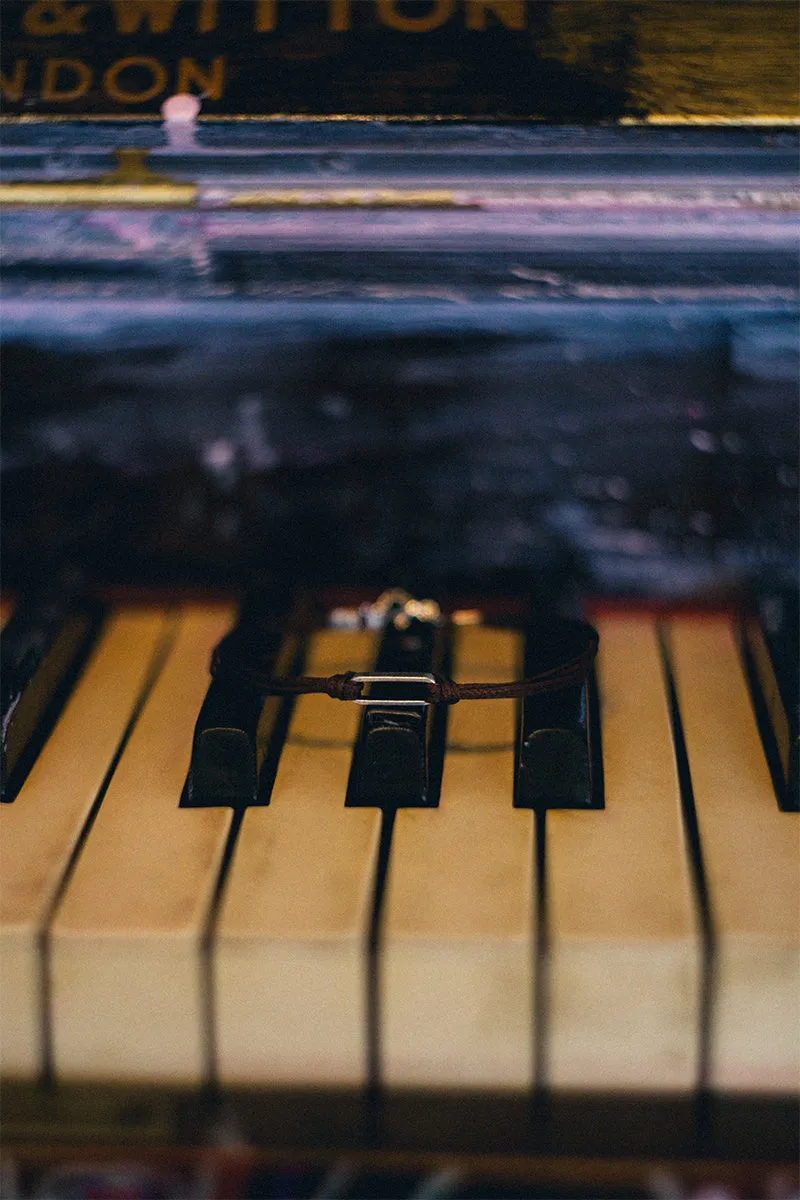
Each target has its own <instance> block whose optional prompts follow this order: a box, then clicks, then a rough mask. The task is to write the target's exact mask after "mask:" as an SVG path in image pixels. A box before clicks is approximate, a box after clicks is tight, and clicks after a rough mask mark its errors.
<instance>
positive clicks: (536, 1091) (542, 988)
mask: <svg viewBox="0 0 800 1200" xmlns="http://www.w3.org/2000/svg"><path fill="white" fill-rule="evenodd" d="M534 821H535V825H534V845H533V853H534V856H535V864H534V865H535V868H536V872H535V877H534V880H535V887H536V899H537V905H536V922H535V927H534V931H533V936H534V942H533V966H534V974H533V1028H534V1039H533V1095H534V1102H535V1103H537V1102H538V1103H539V1104H541V1103H542V1101H543V1100H544V1099H545V1097H546V1095H547V1086H548V1062H547V1026H548V1020H547V1017H548V1008H549V1005H548V1001H549V990H550V971H549V966H550V963H549V939H548V929H547V809H539V810H537V811H536V812H535V813H534Z"/></svg>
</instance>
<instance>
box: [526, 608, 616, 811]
mask: <svg viewBox="0 0 800 1200" xmlns="http://www.w3.org/2000/svg"><path fill="white" fill-rule="evenodd" d="M586 628H587V627H586V625H585V624H584V623H583V622H582V621H573V620H568V619H566V618H563V617H553V618H550V619H544V618H542V619H540V620H538V621H536V622H535V623H531V624H529V625H527V626H526V629H525V665H524V675H525V677H526V678H530V677H532V676H534V675H538V674H539V673H540V672H542V671H546V670H548V669H550V668H553V667H557V666H558V665H559V664H560V663H563V662H566V661H568V660H569V659H572V658H574V657H576V655H578V654H580V653H581V652H582V651H583V650H584V649H585V646H586ZM598 735H599V727H598V722H597V703H596V694H595V690H594V681H593V679H590V680H588V681H587V682H585V683H579V684H573V685H571V686H569V687H565V688H562V689H560V690H559V691H556V692H545V693H540V694H537V695H533V696H528V697H527V698H526V699H525V700H523V702H522V704H521V705H520V725H519V741H518V755H517V779H516V787H515V798H514V803H515V805H516V807H518V808H535V809H546V808H602V807H603V798H602V779H601V767H600V756H599V752H598V751H599V747H598V745H597V744H596V739H597V737H598ZM593 739H594V741H595V744H594V745H593Z"/></svg>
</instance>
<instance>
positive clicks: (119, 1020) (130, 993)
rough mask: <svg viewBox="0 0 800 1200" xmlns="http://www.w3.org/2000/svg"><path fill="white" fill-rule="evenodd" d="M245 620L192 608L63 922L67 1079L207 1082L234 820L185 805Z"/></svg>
mask: <svg viewBox="0 0 800 1200" xmlns="http://www.w3.org/2000/svg"><path fill="white" fill-rule="evenodd" d="M232 619H233V611H232V610H231V609H230V608H228V607H227V606H222V605H219V606H208V607H199V606H197V607H194V606H193V607H188V606H187V608H186V609H184V610H183V611H182V612H181V616H180V626H179V628H178V632H177V636H176V639H175V643H174V645H173V646H172V649H171V651H170V654H169V657H168V659H167V661H166V663H165V665H164V668H163V670H162V672H161V675H160V677H159V679H158V682H157V683H156V685H155V687H154V688H153V691H152V693H151V695H150V697H149V699H148V701H147V704H146V705H145V707H144V710H143V712H142V715H141V717H140V719H139V721H138V723H137V725H136V728H135V729H134V731H133V734H132V736H131V738H130V741H129V743H128V745H127V748H126V750H125V753H124V754H123V756H122V758H121V759H120V762H119V765H118V767H117V770H116V772H115V774H114V776H113V778H112V780H111V783H110V786H109V789H108V792H107V794H106V796H105V799H104V801H103V804H102V806H101V808H100V811H99V813H98V816H97V820H96V821H95V823H94V826H93V828H92V830H91V833H90V835H89V837H88V839H87V841H86V844H85V846H84V847H83V850H82V853H81V855H80V857H79V859H78V862H77V865H76V869H75V873H74V875H73V877H72V879H71V880H70V882H69V885H68V887H67V889H66V891H65V894H64V898H63V901H62V903H61V905H60V907H59V909H58V911H57V913H56V915H55V918H54V920H53V923H52V926H51V931H50V945H51V1000H52V1019H53V1056H54V1063H55V1070H56V1075H57V1077H58V1078H62V1079H65V1078H79V1077H84V1078H89V1077H91V1078H94V1079H106V1080H142V1081H144V1080H156V1079H158V1080H162V1081H174V1082H179V1081H182V1082H197V1081H199V1080H201V1079H202V1077H203V1073H204V1068H205V1061H206V1047H205V1041H204V1038H205V1032H206V1030H205V1024H204V1011H205V1010H204V1003H205V1002H204V997H203V995H202V988H201V966H200V955H201V946H202V938H203V934H204V930H205V928H206V924H207V919H208V914H209V909H210V904H211V900H212V896H213V892H214V888H215V885H216V881H217V875H218V869H219V864H220V860H221V857H222V853H223V850H224V846H225V840H226V835H227V832H228V828H229V826H230V822H231V811H230V809H226V808H219V809H218V808H204V809H190V808H184V809H182V808H180V807H179V800H180V796H181V790H182V787H183V784H184V780H185V778H186V772H187V769H188V766H189V757H190V753H191V746H192V732H193V729H194V723H195V719H196V717H197V713H198V711H199V709H200V705H201V703H202V701H203V696H204V694H205V691H206V688H207V687H208V661H209V657H210V654H211V650H212V648H213V646H214V645H215V643H216V642H217V641H218V640H219V639H220V638H221V637H222V635H223V634H224V633H225V632H226V631H227V629H228V628H229V626H230V624H231V622H232ZM107 686H108V687H109V689H111V688H113V686H114V681H113V680H112V681H109V683H108V685H107Z"/></svg>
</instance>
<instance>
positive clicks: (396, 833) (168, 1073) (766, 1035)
mask: <svg viewBox="0 0 800 1200" xmlns="http://www.w3.org/2000/svg"><path fill="white" fill-rule="evenodd" d="M234 615H235V614H234V611H233V609H232V608H231V607H230V606H228V605H225V604H208V605H199V604H193V603H184V604H179V605H178V606H177V607H172V608H166V607H159V606H158V605H155V604H152V605H145V606H139V607H137V608H117V609H114V610H112V611H111V612H110V614H109V616H108V618H107V620H106V622H105V624H104V626H103V629H102V631H101V633H100V636H99V638H98V640H97V642H96V644H95V647H94V649H93V652H92V654H91V657H90V659H89V661H88V662H87V664H86V666H85V668H84V671H83V674H82V676H81V678H80V679H79V681H78V682H77V684H76V685H75V687H74V688H73V691H72V694H71V696H70V698H69V700H68V702H67V703H66V705H65V707H64V709H63V712H62V714H61V717H60V719H59V721H58V722H57V724H56V726H55V728H54V730H53V732H52V734H51V736H50V737H49V739H48V741H47V742H46V744H45V745H44V747H43V748H42V750H41V752H40V754H39V756H38V758H37V760H36V762H35V764H34V765H33V767H32V769H31V771H30V773H29V775H28V777H27V779H26V780H25V782H24V784H23V786H22V788H21V790H20V791H19V793H18V795H17V796H16V798H15V799H14V801H13V803H10V804H6V805H3V806H2V808H1V809H0V825H2V839H3V859H2V903H1V907H0V921H1V922H2V924H1V925H0V937H1V941H0V947H1V948H2V993H3V1004H4V1016H3V1028H2V1035H3V1042H2V1054H3V1057H2V1066H3V1072H4V1074H5V1075H6V1076H7V1077H9V1078H13V1079H18V1080H28V1081H34V1080H36V1079H37V1078H39V1077H41V1076H42V1075H44V1076H45V1077H49V1078H50V1079H51V1080H55V1081H56V1082H58V1083H62V1084H65V1085H68V1086H70V1085H72V1084H74V1083H76V1082H81V1081H93V1082H96V1083H106V1084H112V1083H114V1084H119V1083H129V1084H133V1085H138V1084H148V1085H151V1084H154V1085H162V1086H167V1087H175V1086H190V1087H191V1086H194V1085H200V1084H204V1083H205V1084H207V1083H209V1082H212V1083H219V1084H221V1085H222V1086H223V1088H225V1087H228V1088H237V1087H240V1086H241V1085H247V1086H253V1087H258V1088H267V1089H268V1088H276V1087H277V1088H286V1087H296V1088H315V1087H322V1088H330V1089H333V1090H336V1089H339V1090H341V1089H353V1088H355V1089H359V1088H363V1087H365V1086H366V1085H371V1086H372V1087H374V1086H375V1085H376V1084H378V1083H381V1084H383V1085H385V1087H386V1088H387V1089H388V1092H387V1094H390V1093H391V1092H392V1091H393V1090H397V1094H398V1095H400V1096H402V1093H403V1090H404V1089H419V1088H422V1089H427V1090H428V1091H429V1093H430V1094H431V1095H433V1094H436V1093H437V1091H438V1092H440V1093H445V1092H447V1093H450V1094H451V1095H455V1094H458V1093H459V1092H460V1093H461V1094H463V1095H464V1096H465V1097H467V1096H470V1095H474V1094H476V1093H479V1092H481V1091H485V1092H486V1093H487V1094H489V1093H492V1094H495V1095H497V1094H498V1093H506V1094H508V1096H509V1097H513V1096H515V1095H519V1094H522V1093H524V1092H526V1091H528V1090H529V1089H531V1088H532V1087H533V1086H534V1085H536V1086H537V1087H538V1088H539V1089H541V1088H550V1089H553V1092H554V1094H558V1093H559V1092H563V1091H564V1090H565V1089H566V1090H568V1091H580V1092H583V1093H592V1092H594V1093H596V1094H598V1095H601V1094H604V1093H612V1092H613V1093H617V1094H618V1096H620V1097H624V1095H625V1094H629V1095H632V1096H636V1095H641V1096H643V1097H644V1096H648V1095H653V1094H657V1095H660V1096H662V1097H669V1096H688V1097H691V1096H692V1095H693V1094H695V1093H696V1091H697V1089H698V1088H704V1087H705V1086H708V1087H710V1089H711V1090H712V1091H713V1092H714V1093H717V1092H718V1093H739V1094H742V1095H745V1094H750V1093H753V1094H759V1095H761V1096H762V1097H773V1098H776V1099H777V1098H778V1097H781V1096H787V1095H790V1094H791V1093H793V1091H794V1090H795V1088H796V1085H797V1081H798V1075H799V1074H800V1059H799V1054H800V1045H799V1043H800V1036H799V1034H798V1022H797V997H798V994H800V954H799V951H800V931H798V922H797V919H796V906H797V896H798V882H800V857H799V856H798V842H797V819H798V818H797V817H796V816H795V815H794V814H792V813H788V812H785V811H781V809H780V808H779V805H778V803H777V801H776V795H775V790H774V787H773V781H772V779H771V776H770V772H769V769H768V765H767V761H766V759H765V756H764V752H763V749H762V742H761V737H760V735H759V730H758V727H757V724H756V721H755V719H754V716H753V709H752V704H751V700H750V696H749V692H748V684H747V680H746V677H745V674H744V672H743V668H742V665H741V660H740V654H739V650H738V647H737V644H736V636H735V629H734V623H733V621H732V619H731V618H730V617H729V616H727V615H725V614H708V613H707V614H699V615H687V614H683V615H680V614H678V615H674V616H671V617H667V618H666V619H664V620H663V622H660V621H658V620H657V619H656V618H655V617H654V616H652V615H649V614H647V613H643V612H641V611H638V612H637V611H633V610H625V609H624V608H619V607H618V608H615V609H610V610H607V611H605V612H600V613H598V615H597V618H596V621H595V624H596V626H597V628H598V630H599V633H600V652H599V655H598V660H597V668H596V673H597V688H598V693H599V709H600V714H601V742H602V758H603V776H604V796H605V808H604V809H598V808H594V809H583V810H577V809H575V810H567V809H560V810H550V811H548V812H547V814H546V816H545V815H544V814H536V813H534V812H532V811H531V810H529V809H523V808H515V807H514V805H513V796H514V771H515V762H516V752H515V729H516V720H517V718H516V715H515V704H514V702H512V701H506V700H499V701H498V700H493V701H488V700H482V701H474V702H469V703H464V702H462V703H460V704H459V705H457V706H455V707H454V708H452V709H451V710H450V711H449V713H448V720H447V735H446V750H445V756H444V767H443V773H442V779H441V789H440V795H439V803H438V806H437V807H428V808H401V809H399V810H398V811H397V814H396V819H394V824H393V829H391V830H390V835H391V841H389V840H388V837H385V838H384V843H385V845H384V850H385V849H386V848H387V847H388V851H389V852H388V867H387V868H386V871H385V879H384V872H383V869H382V867H381V866H380V864H379V860H380V857H381V844H382V840H381V822H382V819H383V820H384V821H386V820H387V818H386V817H383V818H382V815H381V811H380V809H379V808H377V807H353V806H352V805H351V806H346V805H345V796H346V793H347V788H348V777H349V773H350V765H351V755H352V748H353V745H354V743H355V742H356V739H357V736H358V729H359V717H360V712H361V710H360V709H359V708H357V707H356V706H354V705H350V704H344V703H339V702H335V701H333V700H330V699H329V698H327V697H325V696H303V697H301V698H299V699H298V700H297V701H296V703H295V705H294V708H293V712H292V716H291V720H290V722H289V725H288V730H287V732H286V737H285V742H284V746H283V749H282V752H281V755H280V759H279V762H278V766H277V774H276V777H275V782H274V786H273V789H272V794H271V799H270V803H269V804H268V805H266V806H252V807H248V808H247V809H245V810H244V811H243V812H240V813H238V814H237V813H235V812H234V811H233V810H232V809H231V808H229V807H224V806H220V807H203V808H189V807H181V806H180V805H179V802H180V799H181V795H182V792H183V789H184V784H185V780H186V776H187V770H188V767H189V759H190V753H191V746H192V735H193V730H194V725H195V720H196V718H197V714H198V712H199V710H200V707H201V705H202V703H203V698H204V696H205V694H206V691H207V688H208V684H209V680H208V662H209V656H210V653H211V650H212V648H213V647H214V645H215V644H216V643H217V641H218V640H219V639H220V637H221V636H222V635H223V634H224V633H225V632H226V630H227V629H228V628H229V627H230V625H231V624H232V622H233V620H234ZM379 642H380V636H379V634H377V633H374V632H368V631H364V630H359V631H346V630H341V629H338V630H333V629H326V630H324V631H316V632H314V633H312V634H311V635H310V637H309V644H308V647H307V654H306V662H305V667H306V670H307V671H308V673H310V674H330V673H333V672H336V671H341V670H346V669H354V670H364V669H369V668H370V666H371V665H372V664H373V663H374V662H375V659H376V655H377V654H378V650H379ZM522 652H523V636H522V633H521V632H520V631H519V630H514V629H495V628H488V627H485V626H474V627H464V628H456V629H454V631H453V634H452V650H451V653H452V662H451V673H452V675H453V678H455V679H456V680H459V679H461V680H467V679H470V680H472V679H484V680H486V681H488V682H491V681H493V680H498V681H499V680H503V679H510V678H514V677H515V676H518V675H519V673H520V663H521V661H522ZM273 709H274V710H275V711H277V706H275V705H273ZM376 904H379V905H380V907H381V912H380V921H378V919H377V914H376V912H375V911H374V908H375V905H376ZM10 1095H12V1096H13V1095H14V1089H13V1088H12V1090H11V1093H10ZM320 1095H321V1096H322V1097H323V1098H324V1092H323V1093H320ZM316 1102H317V1103H322V1100H320V1098H319V1096H318V1097H317V1101H316ZM465 1103H466V1101H465ZM444 1111H445V1110H444V1109H443V1108H441V1107H440V1108H438V1109H437V1112H438V1114H439V1115H441V1116H442V1119H444V1116H443V1114H444Z"/></svg>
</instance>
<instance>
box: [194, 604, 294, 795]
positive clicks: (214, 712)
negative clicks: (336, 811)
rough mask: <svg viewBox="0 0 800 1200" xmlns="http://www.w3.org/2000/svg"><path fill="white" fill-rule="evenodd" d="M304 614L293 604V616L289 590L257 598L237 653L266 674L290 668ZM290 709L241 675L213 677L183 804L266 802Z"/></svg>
mask: <svg viewBox="0 0 800 1200" xmlns="http://www.w3.org/2000/svg"><path fill="white" fill-rule="evenodd" d="M298 613H299V609H298V606H297V605H295V606H294V609H293V611H292V616H291V617H290V606H289V604H288V603H287V599H286V597H285V596H271V595H267V596H264V595H258V596H254V597H251V598H250V599H249V600H248V601H247V603H246V605H245V606H244V607H243V610H242V613H241V616H240V619H239V623H238V625H237V627H236V629H235V630H234V632H233V633H232V634H230V635H229V639H228V642H229V644H230V645H231V647H232V648H233V649H234V650H235V653H236V654H237V655H238V656H241V657H242V658H244V659H245V661H246V662H249V663H258V666H259V668H260V669H261V670H262V671H264V672H265V673H268V674H274V675H286V674H290V673H292V669H293V665H294V663H295V660H296V658H297V655H298V653H299V645H300V638H299V636H298V633H297V628H296V624H297V622H296V618H297V617H298ZM288 707H289V706H288V703H287V702H286V701H282V700H280V699H278V698H277V697H271V698H269V699H268V700H266V701H265V699H264V697H263V696H262V694H261V693H260V692H258V691H256V690H255V689H253V688H249V687H247V686H246V685H245V684H242V683H239V682H238V681H237V682H229V681H227V680H225V679H224V678H221V679H214V680H212V682H211V684H210V686H209V689H208V692H207V693H206V698H205V700H204V701H203V706H202V708H201V709H200V713H199V715H198V718H197V723H196V725H195V731H194V738H193V742H192V757H191V762H190V766H189V775H188V778H187V781H186V788H185V790H184V795H183V797H182V799H181V805H182V806H183V807H187V808H210V807H216V806H217V805H224V806H230V807H232V808H234V809H242V808H245V807H247V805H250V804H268V803H269V792H270V787H269V786H267V785H266V781H265V780H262V779H261V772H262V768H263V767H264V764H265V762H266V760H267V759H268V757H269V751H270V747H271V745H272V742H273V740H274V737H275V735H276V731H277V730H278V729H279V728H280V729H283V727H284V725H285V721H282V720H281V714H284V713H285V712H287V711H288ZM270 782H271V781H270Z"/></svg>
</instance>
